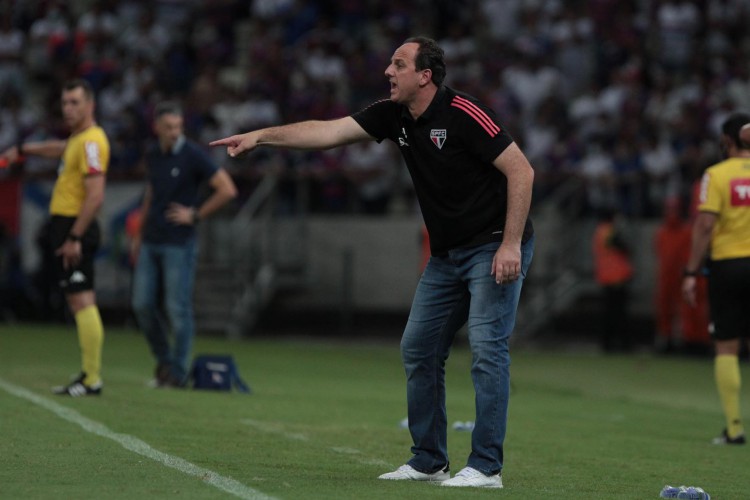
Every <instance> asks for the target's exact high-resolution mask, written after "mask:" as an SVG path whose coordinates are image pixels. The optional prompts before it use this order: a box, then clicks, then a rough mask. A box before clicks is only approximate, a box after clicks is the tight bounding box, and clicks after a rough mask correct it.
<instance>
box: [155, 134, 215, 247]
mask: <svg viewBox="0 0 750 500" xmlns="http://www.w3.org/2000/svg"><path fill="white" fill-rule="evenodd" d="M217 170H218V167H217V166H216V165H215V164H214V162H213V161H212V160H211V159H210V157H209V156H208V154H206V152H205V151H203V150H202V149H201V148H200V147H199V146H198V145H197V144H195V143H194V142H192V141H189V140H186V139H185V138H181V139H180V140H178V141H177V143H176V144H175V146H174V147H173V148H172V150H171V151H167V152H166V153H165V152H163V151H162V150H161V148H160V147H159V144H158V143H156V144H153V145H152V146H151V147H149V149H148V150H147V152H146V180H147V182H148V183H149V185H150V186H151V193H152V196H151V206H150V207H149V210H148V215H147V217H146V220H145V221H143V230H142V234H143V241H145V242H146V243H154V244H171V245H181V244H184V243H186V242H187V241H188V240H189V239H190V238H193V237H194V235H195V226H192V225H188V226H184V225H177V224H174V223H172V222H169V221H168V220H167V218H166V215H165V213H166V210H167V208H168V207H169V204H170V203H179V204H181V205H185V206H187V207H195V206H197V205H198V195H199V190H200V188H201V186H202V185H203V183H204V182H206V181H208V180H209V179H210V178H211V177H213V175H214V174H215V173H216V171H217Z"/></svg>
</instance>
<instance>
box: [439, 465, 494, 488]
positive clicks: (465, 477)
mask: <svg viewBox="0 0 750 500" xmlns="http://www.w3.org/2000/svg"><path fill="white" fill-rule="evenodd" d="M441 486H454V487H465V486H468V487H474V488H502V487H503V478H502V476H501V475H500V474H495V475H494V476H485V475H484V474H482V473H481V472H479V471H478V470H476V469H475V468H473V467H464V468H463V469H461V470H460V471H458V474H456V475H455V476H454V477H453V478H452V479H448V480H447V481H443V484H441Z"/></svg>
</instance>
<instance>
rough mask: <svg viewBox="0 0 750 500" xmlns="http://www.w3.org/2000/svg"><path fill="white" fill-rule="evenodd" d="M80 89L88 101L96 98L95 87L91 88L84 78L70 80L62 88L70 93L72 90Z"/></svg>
mask: <svg viewBox="0 0 750 500" xmlns="http://www.w3.org/2000/svg"><path fill="white" fill-rule="evenodd" d="M79 88H80V89H83V94H84V95H85V96H86V99H89V100H92V99H93V98H94V87H92V86H91V84H90V83H89V82H88V80H84V79H83V78H74V79H73V80H68V81H66V82H65V83H63V86H62V89H63V91H64V92H70V91H71V90H75V89H79Z"/></svg>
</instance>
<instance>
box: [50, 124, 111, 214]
mask: <svg viewBox="0 0 750 500" xmlns="http://www.w3.org/2000/svg"><path fill="white" fill-rule="evenodd" d="M108 165H109V140H107V135H106V134H105V133H104V130H103V129H102V128H101V127H98V126H92V127H89V128H87V129H86V130H84V131H83V132H79V133H78V134H76V135H73V136H71V137H70V138H69V139H68V143H67V145H66V146H65V152H64V153H63V155H62V159H61V161H60V166H59V167H58V169H57V181H56V182H55V188H54V190H53V191H52V201H50V205H49V212H50V214H52V215H64V216H67V217H75V216H77V215H78V213H79V212H80V211H81V207H82V206H83V200H84V199H85V198H86V187H85V186H84V183H83V180H84V179H85V178H86V176H87V175H92V174H102V175H103V174H105V173H106V172H107V166H108Z"/></svg>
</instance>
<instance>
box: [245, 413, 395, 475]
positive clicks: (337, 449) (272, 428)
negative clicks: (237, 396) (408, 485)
mask: <svg viewBox="0 0 750 500" xmlns="http://www.w3.org/2000/svg"><path fill="white" fill-rule="evenodd" d="M242 423H243V424H245V425H249V426H250V427H252V428H254V429H257V430H259V431H261V432H265V433H267V434H276V435H277V436H281V437H284V438H286V439H289V440H293V441H309V440H310V438H309V437H307V436H306V435H305V434H301V433H299V432H287V431H285V430H284V427H283V426H282V425H281V424H279V423H277V422H260V421H258V420H252V419H249V418H246V419H243V420H242ZM328 449H329V450H331V451H332V452H334V453H339V454H343V455H351V456H353V457H355V460H356V461H358V462H359V463H361V464H365V465H378V466H382V467H393V466H392V465H391V464H390V463H388V462H386V461H385V460H380V459H379V458H370V457H365V456H358V455H361V454H362V452H361V451H359V450H358V449H356V448H349V447H344V446H332V447H330V448H328Z"/></svg>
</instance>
